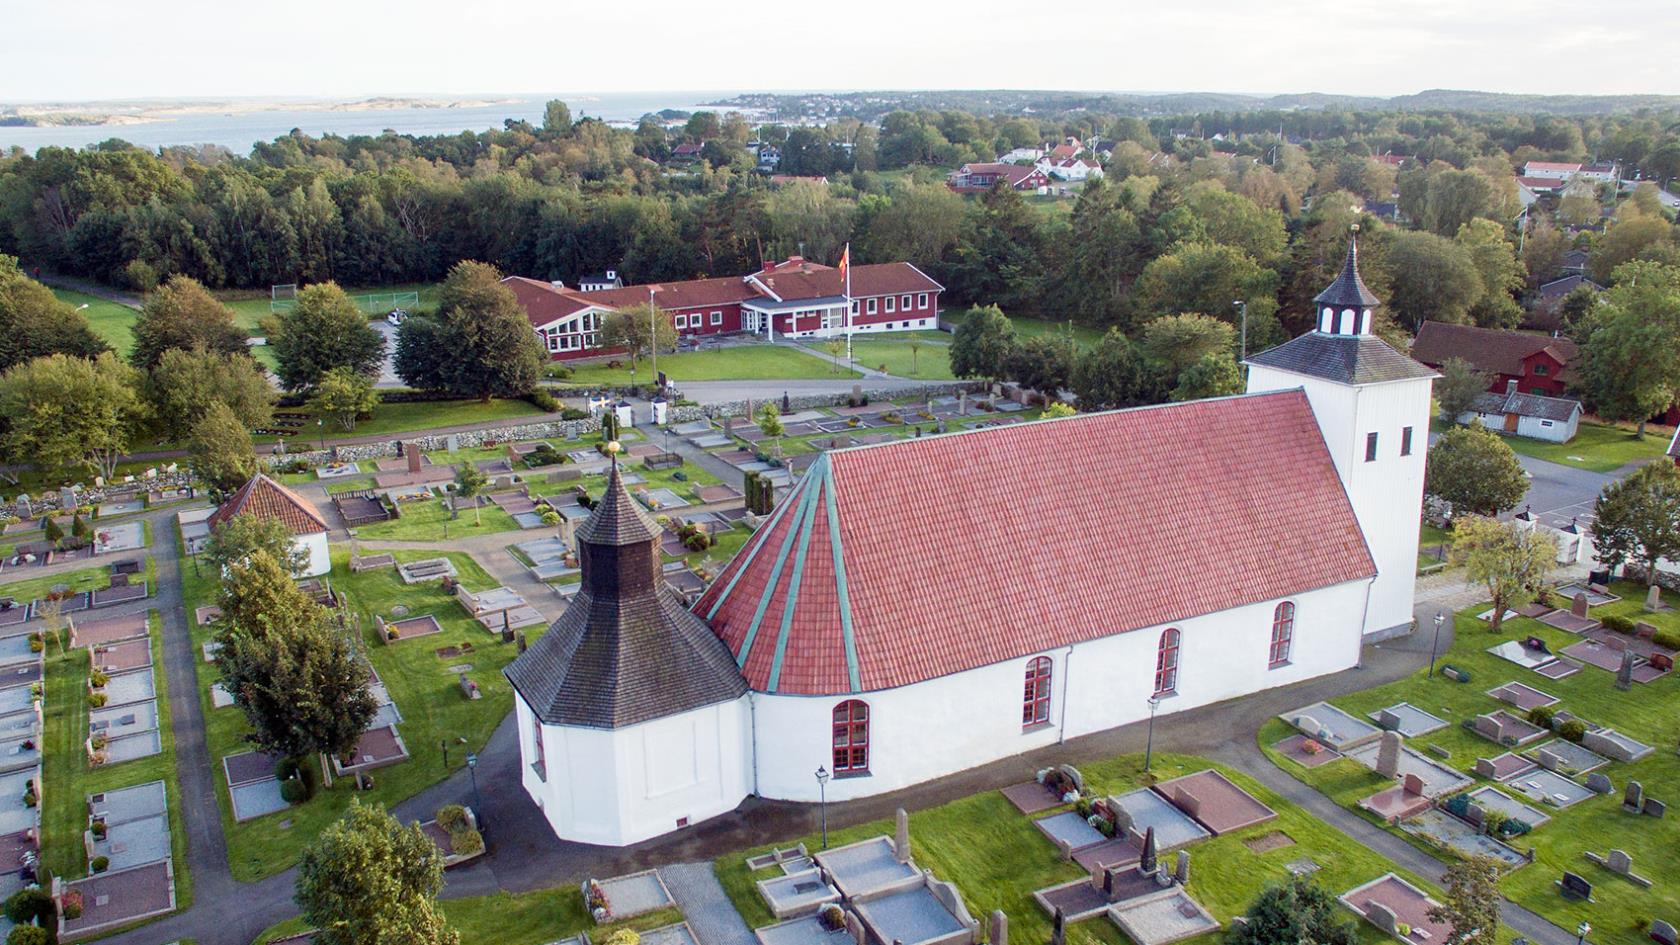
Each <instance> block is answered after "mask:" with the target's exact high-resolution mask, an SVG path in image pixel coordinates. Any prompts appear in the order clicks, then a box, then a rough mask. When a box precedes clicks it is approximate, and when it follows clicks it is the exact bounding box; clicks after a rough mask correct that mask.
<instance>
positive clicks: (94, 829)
mask: <svg viewBox="0 0 1680 945" xmlns="http://www.w3.org/2000/svg"><path fill="white" fill-rule="evenodd" d="M106 829H107V828H106V826H105V821H103V820H96V821H94V822H93V823H92V824H91V825H89V827H88V832H90V833H92V834H93V836H94V839H96V840H103V839H105V831H106Z"/></svg>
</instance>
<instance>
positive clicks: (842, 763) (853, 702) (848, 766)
mask: <svg viewBox="0 0 1680 945" xmlns="http://www.w3.org/2000/svg"><path fill="white" fill-rule="evenodd" d="M833 721H834V725H833V733H832V739H831V741H832V746H833V749H834V773H835V774H856V773H861V772H867V771H868V770H869V703H867V702H864V701H862V700H859V699H847V700H846V701H845V702H842V703H840V704H839V705H837V706H835V707H834V719H833Z"/></svg>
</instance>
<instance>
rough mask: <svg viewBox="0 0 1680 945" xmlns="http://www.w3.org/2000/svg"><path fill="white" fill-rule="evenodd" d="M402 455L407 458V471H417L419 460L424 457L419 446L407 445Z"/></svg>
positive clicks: (418, 469)
mask: <svg viewBox="0 0 1680 945" xmlns="http://www.w3.org/2000/svg"><path fill="white" fill-rule="evenodd" d="M403 455H404V457H406V458H407V459H408V471H409V472H411V473H417V472H419V471H420V461H421V460H422V459H424V458H425V457H424V455H422V454H421V452H420V448H419V447H415V446H411V447H408V448H407V449H405V450H403Z"/></svg>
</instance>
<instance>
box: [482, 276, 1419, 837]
mask: <svg viewBox="0 0 1680 945" xmlns="http://www.w3.org/2000/svg"><path fill="white" fill-rule="evenodd" d="M1316 301H1317V306H1318V313H1317V314H1318V321H1317V328H1316V330H1315V331H1313V332H1310V333H1308V334H1306V335H1303V336H1301V337H1299V338H1296V339H1294V340H1292V341H1289V342H1287V343H1285V344H1283V345H1279V346H1278V347H1276V348H1273V349H1271V350H1269V351H1265V352H1262V353H1260V354H1257V355H1255V356H1254V357H1252V358H1250V359H1249V360H1248V362H1247V366H1248V389H1247V392H1246V393H1245V394H1242V395H1238V396H1234V397H1224V398H1215V399H1211V400H1203V401H1192V402H1188V403H1179V404H1168V405H1161V406H1152V407H1141V408H1136V409H1130V410H1116V411H1107V412H1101V413H1091V414H1080V415H1077V416H1073V417H1068V418H1065V419H1057V420H1046V421H1041V422H1037V423H1029V424H1018V425H1013V426H1005V427H996V428H991V429H984V430H973V431H965V432H960V433H952V434H947V435H943V436H935V437H923V438H919V439H909V440H901V441H897V442H893V443H884V444H879V445H874V446H863V447H854V448H850V449H841V450H833V451H830V452H827V453H824V454H823V455H822V456H820V457H819V458H818V459H817V461H816V462H815V463H814V464H812V466H811V467H810V468H809V469H808V470H807V471H806V473H805V474H804V476H803V477H801V478H800V479H799V481H798V483H797V484H796V485H795V486H794V488H793V489H792V490H791V492H790V493H789V495H788V496H787V497H786V498H785V499H784V500H783V502H782V504H781V506H780V507H779V508H778V509H777V511H776V512H775V513H774V515H772V516H771V517H770V519H769V520H768V521H766V522H765V523H764V524H763V525H762V526H760V528H759V529H758V531H757V533H756V534H755V535H754V536H753V537H752V539H751V540H750V541H749V542H748V543H747V545H746V546H745V547H744V548H743V549H742V550H741V552H740V553H739V554H738V555H737V556H736V557H735V559H734V560H733V561H732V562H731V563H730V564H729V566H728V567H727V568H725V569H724V571H723V572H722V573H721V574H720V575H719V576H718V578H717V580H716V581H714V582H713V584H712V585H711V586H710V587H709V588H708V589H707V590H706V592H705V593H704V594H703V595H701V597H700V599H699V601H698V602H697V603H696V604H695V606H694V607H693V608H692V609H689V608H686V607H684V606H683V604H682V602H681V600H680V599H679V598H678V597H677V596H676V595H675V593H674V592H672V591H671V590H669V589H668V588H666V587H665V586H664V582H663V581H662V580H661V577H660V559H659V551H658V549H659V541H660V529H659V526H658V525H657V524H656V523H654V522H653V521H652V520H651V519H650V518H649V517H648V515H647V513H646V512H644V511H643V510H642V509H641V508H640V507H639V506H638V505H637V504H636V503H635V502H634V500H632V499H631V497H630V495H629V494H628V492H627V491H626V490H625V487H624V483H623V479H622V476H621V475H620V474H619V472H618V468H617V465H616V456H615V464H614V466H613V469H612V472H611V473H610V474H609V477H608V482H607V488H606V494H605V495H604V496H603V497H602V499H601V501H600V502H599V503H598V504H597V505H596V507H595V509H594V511H593V512H592V513H591V515H590V517H589V519H588V520H587V521H586V522H585V523H584V525H583V526H582V527H580V528H579V530H578V533H577V541H578V547H579V556H580V560H581V565H582V570H583V583H582V585H581V587H580V590H579V591H578V593H577V595H576V597H574V598H573V600H572V602H571V603H570V604H569V606H568V607H567V610H566V612H565V613H564V614H563V615H562V616H561V618H560V619H559V620H557V621H556V622H555V623H554V625H553V627H552V628H550V630H549V631H548V632H547V633H546V634H545V635H543V636H542V637H541V638H539V639H538V640H537V641H536V642H535V643H533V644H532V645H531V647H530V649H529V650H528V651H527V652H526V653H524V654H523V655H521V656H520V657H519V658H518V659H517V660H515V661H514V662H513V663H512V664H511V665H510V666H509V667H508V668H507V670H506V673H507V677H508V679H509V680H510V681H511V682H512V684H513V688H514V690H515V692H516V694H517V698H516V700H515V705H516V709H515V711H516V713H517V723H518V728H519V736H520V746H521V753H522V760H523V761H524V765H523V766H522V769H521V770H522V780H523V786H524V788H525V790H526V791H527V792H528V793H529V794H530V795H531V797H532V798H533V799H534V800H535V801H536V803H537V804H538V805H539V806H540V807H541V808H542V810H543V813H544V815H545V816H546V817H547V819H548V821H549V824H550V825H551V826H552V827H553V828H554V831H555V833H556V834H557V835H558V836H559V837H561V838H562V839H566V840H576V841H581V842H587V843H597V844H607V845H615V846H621V845H626V844H631V843H636V842H638V841H641V840H645V839H648V838H651V837H655V836H658V835H660V834H663V833H667V832H669V831H672V830H678V829H682V828H684V827H686V826H689V825H691V824H695V823H698V822H700V821H702V820H705V819H707V818H710V817H715V816H717V815H719V814H722V813H725V812H727V811H730V810H733V809H734V808H735V807H736V806H737V805H738V804H739V803H740V802H741V801H742V800H743V799H745V798H746V797H748V796H759V797H764V798H773V799H779V800H789V801H812V802H814V801H816V800H817V799H818V797H819V791H823V790H826V796H827V798H828V799H829V800H836V801H844V800H849V799H854V798H860V797H867V796H870V795H875V794H881V793H885V792H888V791H894V790H898V789H900V788H904V787H907V786H910V785H913V784H917V783H920V782H923V781H927V780H930V779H933V778H938V777H942V776H946V775H950V774H953V773H955V772H958V771H962V770H965V769H968V768H972V767H975V766H978V765H982V764H985V763H987V762H990V761H995V760H997V759H999V758H1003V757H1007V756H1009V755H1013V754H1017V753H1020V752H1023V751H1029V750H1033V749H1037V748H1042V747H1045V746H1047V745H1052V744H1056V743H1058V742H1061V741H1063V740H1065V739H1069V738H1074V737H1077V736H1080V735H1085V734H1089V733H1092V732H1098V731H1102V730H1105V729H1109V728H1113V727H1116V726H1120V725H1125V724H1128V723H1131V722H1136V721H1139V720H1141V719H1143V718H1146V717H1148V715H1149V714H1150V712H1151V711H1152V709H1153V710H1155V711H1158V712H1159V713H1172V712H1180V711H1184V710H1186V709H1191V708H1195V707H1197V706H1203V705H1208V704H1211V703H1215V702H1220V701H1224V700H1228V699H1235V698H1241V697H1243V696H1245V695H1249V694H1252V693H1255V692H1259V691H1261V690H1264V689H1269V688H1272V687H1275V686H1280V685H1287V684H1290V683H1295V682H1299V681H1301V680H1304V679H1310V678H1312V677H1315V676H1320V675H1323V674H1326V673H1333V672H1337V671H1339V670H1344V669H1347V668H1349V667H1351V666H1354V665H1355V664H1356V663H1357V662H1358V660H1359V654H1360V648H1361V646H1362V645H1363V644H1365V643H1366V642H1369V641H1371V640H1373V639H1379V638H1381V637H1383V636H1385V635H1389V634H1394V633H1400V632H1405V631H1406V630H1407V629H1408V628H1409V627H1410V625H1411V620H1412V604H1413V601H1412V598H1413V592H1414V583H1415V575H1416V556H1417V543H1418V520H1419V516H1420V512H1421V504H1422V500H1423V471H1424V457H1425V453H1426V451H1427V445H1428V428H1429V426H1428V425H1429V413H1430V388H1431V384H1432V379H1433V378H1434V377H1435V376H1436V375H1435V374H1434V372H1433V371H1431V370H1429V369H1428V368H1426V367H1424V366H1423V365H1420V364H1418V363H1416V362H1414V361H1412V360H1411V359H1410V358H1408V357H1406V356H1405V355H1404V354H1402V353H1400V352H1398V351H1396V350H1394V349H1393V348H1392V347H1390V346H1389V345H1387V344H1386V343H1384V342H1383V341H1382V340H1381V339H1379V338H1377V337H1376V336H1375V335H1373V334H1372V333H1371V330H1372V322H1373V319H1374V313H1375V310H1376V308H1377V307H1378V305H1379V303H1378V300H1377V299H1376V298H1375V296H1373V295H1372V294H1371V292H1370V290H1369V289H1368V288H1366V286H1365V284H1364V282H1363V281H1362V280H1361V279H1360V277H1359V269H1358V249H1357V246H1356V245H1353V244H1351V243H1350V245H1349V248H1348V253H1347V258H1346V260H1345V263H1344V266H1343V268H1342V270H1341V273H1340V275H1339V276H1338V277H1337V279H1336V280H1335V282H1334V283H1333V284H1332V285H1331V286H1330V287H1329V288H1327V289H1326V290H1325V291H1324V292H1322V293H1320V294H1319V296H1318V297H1317V300H1316ZM819 771H820V772H822V775H823V777H824V778H826V779H831V780H827V781H826V788H824V787H823V786H822V785H821V784H820V783H819V779H818V777H817V776H816V774H817V773H818V772H819Z"/></svg>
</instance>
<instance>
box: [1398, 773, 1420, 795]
mask: <svg viewBox="0 0 1680 945" xmlns="http://www.w3.org/2000/svg"><path fill="white" fill-rule="evenodd" d="M1400 784H1401V785H1402V789H1403V790H1404V791H1405V792H1406V793H1407V794H1413V795H1416V796H1418V797H1422V796H1423V779H1422V778H1420V777H1418V776H1417V775H1415V774H1410V773H1408V774H1407V775H1406V777H1405V778H1403V779H1401V781H1400Z"/></svg>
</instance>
